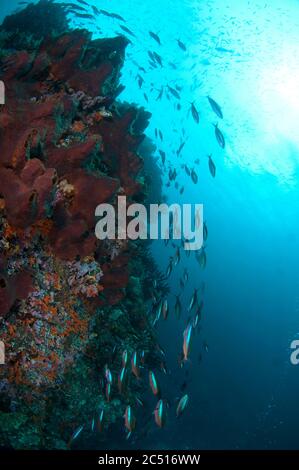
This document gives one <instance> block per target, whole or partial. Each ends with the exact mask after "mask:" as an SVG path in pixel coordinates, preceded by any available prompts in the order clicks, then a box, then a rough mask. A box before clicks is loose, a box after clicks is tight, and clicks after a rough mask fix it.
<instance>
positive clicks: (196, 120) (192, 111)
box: [191, 103, 199, 124]
mask: <svg viewBox="0 0 299 470" xmlns="http://www.w3.org/2000/svg"><path fill="white" fill-rule="evenodd" d="M191 114H192V116H193V119H194V121H195V122H196V123H197V124H198V123H199V113H198V111H197V109H196V107H195V105H194V103H191Z"/></svg>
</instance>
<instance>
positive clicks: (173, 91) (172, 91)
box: [167, 85, 181, 100]
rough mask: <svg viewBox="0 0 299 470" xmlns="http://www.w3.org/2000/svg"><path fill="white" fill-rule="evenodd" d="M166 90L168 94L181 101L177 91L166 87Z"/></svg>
mask: <svg viewBox="0 0 299 470" xmlns="http://www.w3.org/2000/svg"><path fill="white" fill-rule="evenodd" d="M167 88H168V90H169V91H170V93H171V94H172V95H173V96H174V97H175V98H177V99H178V100H179V99H181V97H180V95H179V93H178V92H177V90H176V89H175V88H172V87H171V86H169V85H167Z"/></svg>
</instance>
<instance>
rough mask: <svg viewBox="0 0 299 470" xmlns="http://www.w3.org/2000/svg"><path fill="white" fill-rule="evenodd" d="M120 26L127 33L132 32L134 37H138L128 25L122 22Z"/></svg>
mask: <svg viewBox="0 0 299 470" xmlns="http://www.w3.org/2000/svg"><path fill="white" fill-rule="evenodd" d="M119 27H120V28H121V29H122V30H123V31H125V33H128V34H130V35H131V36H133V37H134V38H135V37H136V36H135V34H134V33H133V31H131V30H130V29H129V28H127V27H126V26H124V25H123V24H120V25H119Z"/></svg>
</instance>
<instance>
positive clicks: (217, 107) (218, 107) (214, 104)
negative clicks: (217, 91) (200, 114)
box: [208, 96, 223, 119]
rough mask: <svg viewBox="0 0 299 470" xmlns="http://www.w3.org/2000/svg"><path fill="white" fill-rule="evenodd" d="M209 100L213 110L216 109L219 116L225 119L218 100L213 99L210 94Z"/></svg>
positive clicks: (215, 111)
mask: <svg viewBox="0 0 299 470" xmlns="http://www.w3.org/2000/svg"><path fill="white" fill-rule="evenodd" d="M208 100H209V103H210V105H211V108H212V110H213V111H214V113H215V114H217V116H218V117H220V118H221V119H223V114H222V110H221V108H220V106H219V104H218V103H216V101H215V100H213V98H211V97H210V96H208Z"/></svg>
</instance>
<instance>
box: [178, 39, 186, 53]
mask: <svg viewBox="0 0 299 470" xmlns="http://www.w3.org/2000/svg"><path fill="white" fill-rule="evenodd" d="M177 43H178V45H179V47H180V48H181V49H182V50H183V51H186V50H187V47H186V46H185V44H184V43H183V42H182V41H180V40H179V39H177Z"/></svg>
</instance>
